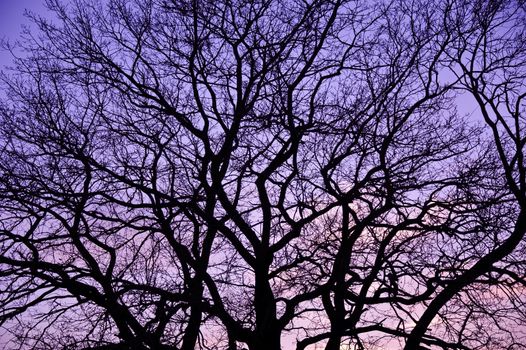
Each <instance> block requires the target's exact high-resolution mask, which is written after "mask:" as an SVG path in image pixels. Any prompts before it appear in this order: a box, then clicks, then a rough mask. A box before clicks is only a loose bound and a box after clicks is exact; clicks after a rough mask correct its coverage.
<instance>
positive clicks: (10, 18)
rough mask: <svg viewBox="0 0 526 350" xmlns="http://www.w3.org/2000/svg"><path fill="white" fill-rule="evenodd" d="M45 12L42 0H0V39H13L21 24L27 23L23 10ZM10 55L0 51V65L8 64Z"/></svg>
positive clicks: (17, 34)
mask: <svg viewBox="0 0 526 350" xmlns="http://www.w3.org/2000/svg"><path fill="white" fill-rule="evenodd" d="M26 9H27V10H30V11H34V12H37V13H43V12H45V7H44V5H43V0H0V39H2V40H9V41H14V40H16V38H17V37H18V36H19V35H20V32H21V31H22V25H24V24H26V25H27V24H29V23H30V22H29V19H28V18H26V17H24V10H26ZM10 62H11V55H10V54H9V53H8V52H5V51H4V50H2V51H0V66H2V67H3V66H5V65H6V64H10Z"/></svg>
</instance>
